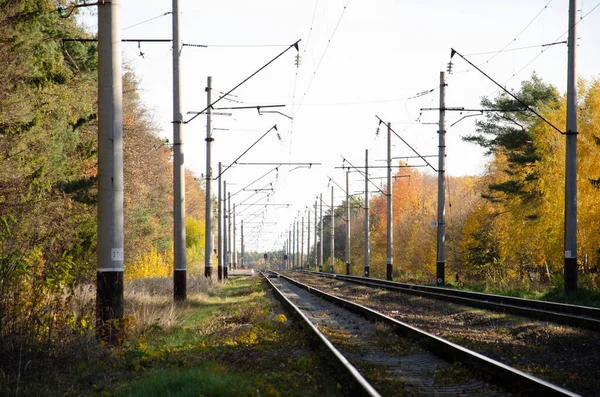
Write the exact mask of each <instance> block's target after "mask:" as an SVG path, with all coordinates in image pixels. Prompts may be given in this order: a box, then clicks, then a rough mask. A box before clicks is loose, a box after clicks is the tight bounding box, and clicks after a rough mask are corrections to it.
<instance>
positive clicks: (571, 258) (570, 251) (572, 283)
mask: <svg viewBox="0 0 600 397" xmlns="http://www.w3.org/2000/svg"><path fill="white" fill-rule="evenodd" d="M568 45H569V49H568V71H567V133H566V135H567V137H566V139H567V149H566V161H565V265H564V272H565V292H571V291H575V290H577V134H578V131H577V71H576V59H577V58H576V55H577V0H570V1H569V39H568Z"/></svg>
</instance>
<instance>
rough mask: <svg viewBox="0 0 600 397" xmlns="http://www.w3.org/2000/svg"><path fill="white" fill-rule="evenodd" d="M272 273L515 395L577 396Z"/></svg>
mask: <svg viewBox="0 0 600 397" xmlns="http://www.w3.org/2000/svg"><path fill="white" fill-rule="evenodd" d="M273 273H275V274H277V275H279V277H281V278H283V279H285V280H287V281H289V282H290V283H292V284H294V285H296V286H297V287H300V288H303V289H305V290H307V291H309V292H310V293H313V294H315V295H317V296H319V297H321V298H323V299H326V300H328V301H330V302H332V303H334V304H336V305H339V306H341V307H343V308H344V309H346V310H349V311H351V312H353V313H356V314H359V315H361V316H363V317H365V318H367V319H369V320H370V321H373V322H375V321H379V322H383V323H385V324H387V325H389V326H391V327H392V329H393V330H394V332H396V333H397V334H399V335H404V336H409V337H411V338H413V339H415V340H417V341H418V342H419V343H420V344H421V345H422V346H423V347H424V348H426V349H428V350H429V351H431V352H432V353H433V354H435V355H437V356H438V357H441V358H442V359H445V360H447V361H449V362H451V363H453V362H461V363H462V364H465V365H467V366H469V367H470V368H471V369H472V370H474V371H477V372H483V373H485V374H486V375H488V376H489V377H490V379H491V380H492V381H493V382H494V383H496V384H498V385H499V386H501V387H503V388H505V389H508V390H510V391H512V392H515V393H518V394H519V395H523V394H525V395H534V396H573V397H574V396H578V394H575V393H573V392H570V391H568V390H566V389H563V388H561V387H559V386H556V385H553V384H551V383H549V382H546V381H544V380H542V379H539V378H537V377H535V376H533V375H530V374H527V373H525V372H523V371H520V370H518V369H515V368H512V367H510V366H508V365H506V364H503V363H501V362H499V361H496V360H493V359H491V358H489V357H486V356H484V355H482V354H479V353H477V352H474V351H472V350H469V349H467V348H464V347H462V346H459V345H457V344H455V343H452V342H449V341H447V340H445V339H442V338H440V337H438V336H435V335H433V334H430V333H428V332H425V331H422V330H420V329H418V328H416V327H413V326H411V325H409V324H406V323H404V322H402V321H399V320H396V319H395V318H392V317H389V316H387V315H385V314H382V313H379V312H377V311H375V310H373V309H370V308H368V307H366V306H363V305H359V304H357V303H354V302H351V301H348V300H346V299H343V298H339V297H337V296H334V295H330V294H328V293H326V292H323V291H321V290H319V289H316V288H313V287H311V286H309V285H306V284H303V283H301V282H299V281H297V280H294V279H292V278H290V277H287V276H285V275H282V274H280V273H277V272H273ZM338 277H340V276H337V275H336V278H338Z"/></svg>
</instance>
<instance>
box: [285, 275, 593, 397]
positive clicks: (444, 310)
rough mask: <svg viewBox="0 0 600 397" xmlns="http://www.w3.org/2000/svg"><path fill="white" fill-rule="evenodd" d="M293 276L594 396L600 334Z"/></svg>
mask: <svg viewBox="0 0 600 397" xmlns="http://www.w3.org/2000/svg"><path fill="white" fill-rule="evenodd" d="M291 275H293V278H295V279H297V280H299V281H301V282H302V283H305V284H308V285H311V286H314V287H316V288H318V289H321V290H323V291H325V292H328V293H331V294H333V295H336V296H339V297H342V298H345V299H348V300H351V301H353V302H357V303H360V304H362V305H365V306H368V307H371V308H373V309H375V310H377V311H379V312H381V313H384V314H387V315H389V316H392V317H394V318H397V319H398V320H400V321H403V322H406V323H408V324H410V325H413V326H415V327H417V328H420V329H422V330H424V331H427V332H430V333H433V334H435V335H438V336H440V337H442V338H444V339H448V340H450V341H452V342H454V343H457V344H460V345H462V346H465V347H467V348H469V349H471V350H474V351H477V352H479V353H481V354H484V355H486V356H488V357H490V358H493V359H495V360H497V361H500V362H502V363H505V364H507V365H510V366H512V367H514V368H517V369H520V370H522V371H525V372H528V373H530V374H532V375H534V376H536V377H538V378H540V379H544V380H546V381H548V382H551V383H553V384H555V385H558V386H560V387H563V388H565V389H567V390H570V391H572V392H575V393H578V394H581V395H584V396H599V395H600V376H599V375H600V333H598V332H594V331H590V330H584V329H579V328H574V327H568V326H563V325H557V324H553V323H549V322H545V321H539V320H534V319H527V318H523V317H517V316H512V315H505V314H502V313H496V312H488V311H484V310H480V309H473V308H469V307H465V306H460V305H457V304H452V303H444V302H441V301H439V300H432V299H427V298H421V297H415V296H410V295H403V294H400V293H398V292H393V291H386V290H383V289H379V288H377V289H373V288H370V287H364V286H359V285H357V284H352V283H348V282H345V281H340V280H332V279H325V278H322V277H316V276H310V275H306V274H299V273H292V274H291Z"/></svg>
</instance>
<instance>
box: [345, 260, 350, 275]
mask: <svg viewBox="0 0 600 397" xmlns="http://www.w3.org/2000/svg"><path fill="white" fill-rule="evenodd" d="M349 275H350V262H346V276H349Z"/></svg>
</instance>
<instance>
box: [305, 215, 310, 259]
mask: <svg viewBox="0 0 600 397" xmlns="http://www.w3.org/2000/svg"><path fill="white" fill-rule="evenodd" d="M307 215H308V228H307V229H306V234H307V236H308V241H307V242H306V270H308V268H309V266H310V212H309V213H308V214H307Z"/></svg>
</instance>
